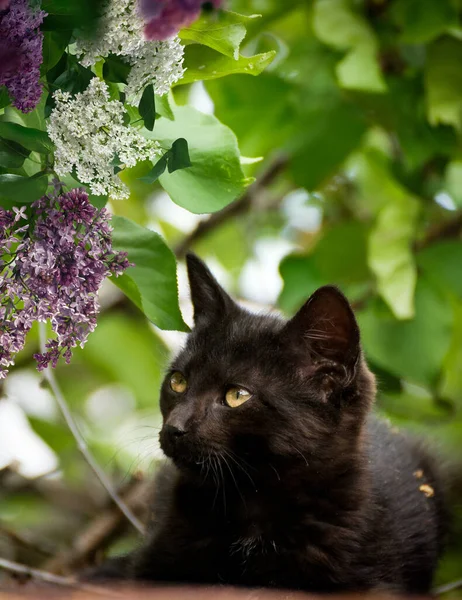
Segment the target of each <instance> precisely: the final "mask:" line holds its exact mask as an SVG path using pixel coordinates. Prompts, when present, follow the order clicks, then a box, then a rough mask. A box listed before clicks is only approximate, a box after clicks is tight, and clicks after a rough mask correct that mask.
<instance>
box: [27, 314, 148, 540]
mask: <svg viewBox="0 0 462 600" xmlns="http://www.w3.org/2000/svg"><path fill="white" fill-rule="evenodd" d="M39 336H40V351H41V352H42V353H45V352H46V346H45V343H46V339H47V336H46V323H43V322H41V323H39ZM43 374H44V377H45V379H46V380H47V381H48V383H49V385H50V388H51V391H52V392H53V395H54V397H55V399H56V402H57V404H58V406H59V409H60V411H61V413H62V415H63V417H64V420H65V421H66V424H67V426H68V427H69V430H70V432H71V433H72V435H73V436H74V439H75V441H76V443H77V447H78V449H79V451H80V453H81V454H82V456H83V457H84V458H85V460H86V462H87V463H88V465H89V466H90V468H91V469H92V470H93V472H94V473H95V475H96V477H97V478H98V479H99V481H100V483H101V485H102V486H103V487H104V488H105V490H106V491H107V493H108V494H109V496H110V497H111V498H112V500H113V502H114V504H116V505H117V506H118V507H119V509H120V510H121V511H122V513H123V514H124V515H125V516H126V518H127V519H128V521H130V523H131V524H132V525H133V527H135V529H137V530H138V531H139V532H140V533H141V534H144V533H145V529H144V526H143V524H142V523H141V521H140V520H139V519H138V518H137V517H136V516H135V515H134V514H133V513H132V511H131V510H130V509H129V508H128V506H127V505H126V504H125V503H124V501H123V500H122V499H121V498H120V496H119V495H118V494H117V492H116V490H115V489H114V487H113V485H112V483H111V482H110V480H109V478H108V477H107V475H106V473H105V472H104V471H103V470H102V469H101V467H100V466H99V464H98V463H97V462H96V460H95V458H94V456H93V455H92V453H91V452H90V449H89V448H88V444H87V442H86V441H85V439H84V437H83V436H82V434H81V433H80V431H79V428H78V426H77V423H76V421H75V419H74V417H73V416H72V413H71V411H70V409H69V406H68V404H67V402H66V399H65V398H64V396H63V393H62V392H61V389H60V387H59V385H58V382H57V381H56V378H55V375H54V373H53V370H52V368H51V367H47V368H46V369H44V371H43Z"/></svg>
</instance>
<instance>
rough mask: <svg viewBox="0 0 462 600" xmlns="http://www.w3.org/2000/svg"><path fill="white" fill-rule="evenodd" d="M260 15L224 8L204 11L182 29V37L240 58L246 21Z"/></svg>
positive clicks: (235, 58)
mask: <svg viewBox="0 0 462 600" xmlns="http://www.w3.org/2000/svg"><path fill="white" fill-rule="evenodd" d="M258 17H260V15H251V16H245V15H240V14H238V13H234V12H229V11H224V10H221V11H217V12H212V13H208V14H207V13H204V14H203V15H202V16H201V17H200V18H199V19H197V21H195V22H194V23H193V25H191V26H190V27H188V28H187V29H182V30H181V31H180V34H179V35H180V39H182V40H190V41H193V42H197V43H199V44H203V45H204V46H208V47H209V48H213V49H214V50H216V51H217V52H220V53H221V54H225V55H226V56H229V57H230V58H233V59H234V60H238V58H239V48H240V46H241V42H242V40H243V39H244V38H245V35H246V27H245V23H247V22H248V21H250V20H253V19H255V18H258Z"/></svg>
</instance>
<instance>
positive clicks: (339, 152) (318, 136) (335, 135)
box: [291, 99, 366, 190]
mask: <svg viewBox="0 0 462 600" xmlns="http://www.w3.org/2000/svg"><path fill="white" fill-rule="evenodd" d="M365 131H366V122H365V120H364V117H363V115H362V114H361V112H360V111H359V110H358V109H357V108H356V107H355V106H353V105H352V104H348V103H346V102H345V101H343V100H337V99H333V101H332V102H329V103H327V102H325V103H324V106H315V107H314V108H313V109H312V110H309V111H307V112H306V113H305V114H304V115H303V117H302V119H300V121H299V133H298V136H297V137H298V140H299V141H298V148H297V149H296V150H295V152H294V156H293V159H292V162H291V170H292V174H293V176H294V179H295V181H296V183H297V184H298V185H300V186H303V187H305V188H306V189H307V190H314V189H315V188H317V187H318V186H319V185H320V184H321V183H322V182H323V181H325V180H326V179H327V178H328V177H330V176H331V175H332V174H333V173H334V172H335V169H337V168H338V167H339V165H340V164H341V163H342V162H343V161H344V160H345V159H346V158H347V156H348V155H349V154H350V153H351V152H352V151H353V150H354V149H355V148H356V147H357V146H358V145H359V144H360V143H361V137H362V135H363V133H364V132H365ZM295 139H297V138H295Z"/></svg>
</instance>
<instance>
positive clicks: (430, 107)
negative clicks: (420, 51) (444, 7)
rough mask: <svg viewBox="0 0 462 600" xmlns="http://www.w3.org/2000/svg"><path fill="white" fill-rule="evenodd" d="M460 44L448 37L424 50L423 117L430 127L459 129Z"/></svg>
mask: <svg viewBox="0 0 462 600" xmlns="http://www.w3.org/2000/svg"><path fill="white" fill-rule="evenodd" d="M461 63H462V41H461V40H456V39H454V38H450V37H444V38H441V39H439V40H437V41H435V42H433V43H432V44H431V45H430V46H429V48H428V58H427V62H426V70H425V85H426V96H427V115H428V120H429V121H430V123H431V124H432V125H437V124H438V123H444V124H447V125H453V126H454V127H456V129H459V130H461V129H462V70H461V68H460V65H461Z"/></svg>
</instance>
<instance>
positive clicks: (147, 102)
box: [138, 85, 156, 131]
mask: <svg viewBox="0 0 462 600" xmlns="http://www.w3.org/2000/svg"><path fill="white" fill-rule="evenodd" d="M138 111H139V113H140V115H141V117H142V118H143V122H144V126H145V127H146V129H148V130H149V131H152V130H153V129H154V123H155V122H156V102H155V99H154V86H153V85H147V86H146V87H145V88H144V90H143V95H142V96H141V100H140V103H139V106H138Z"/></svg>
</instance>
